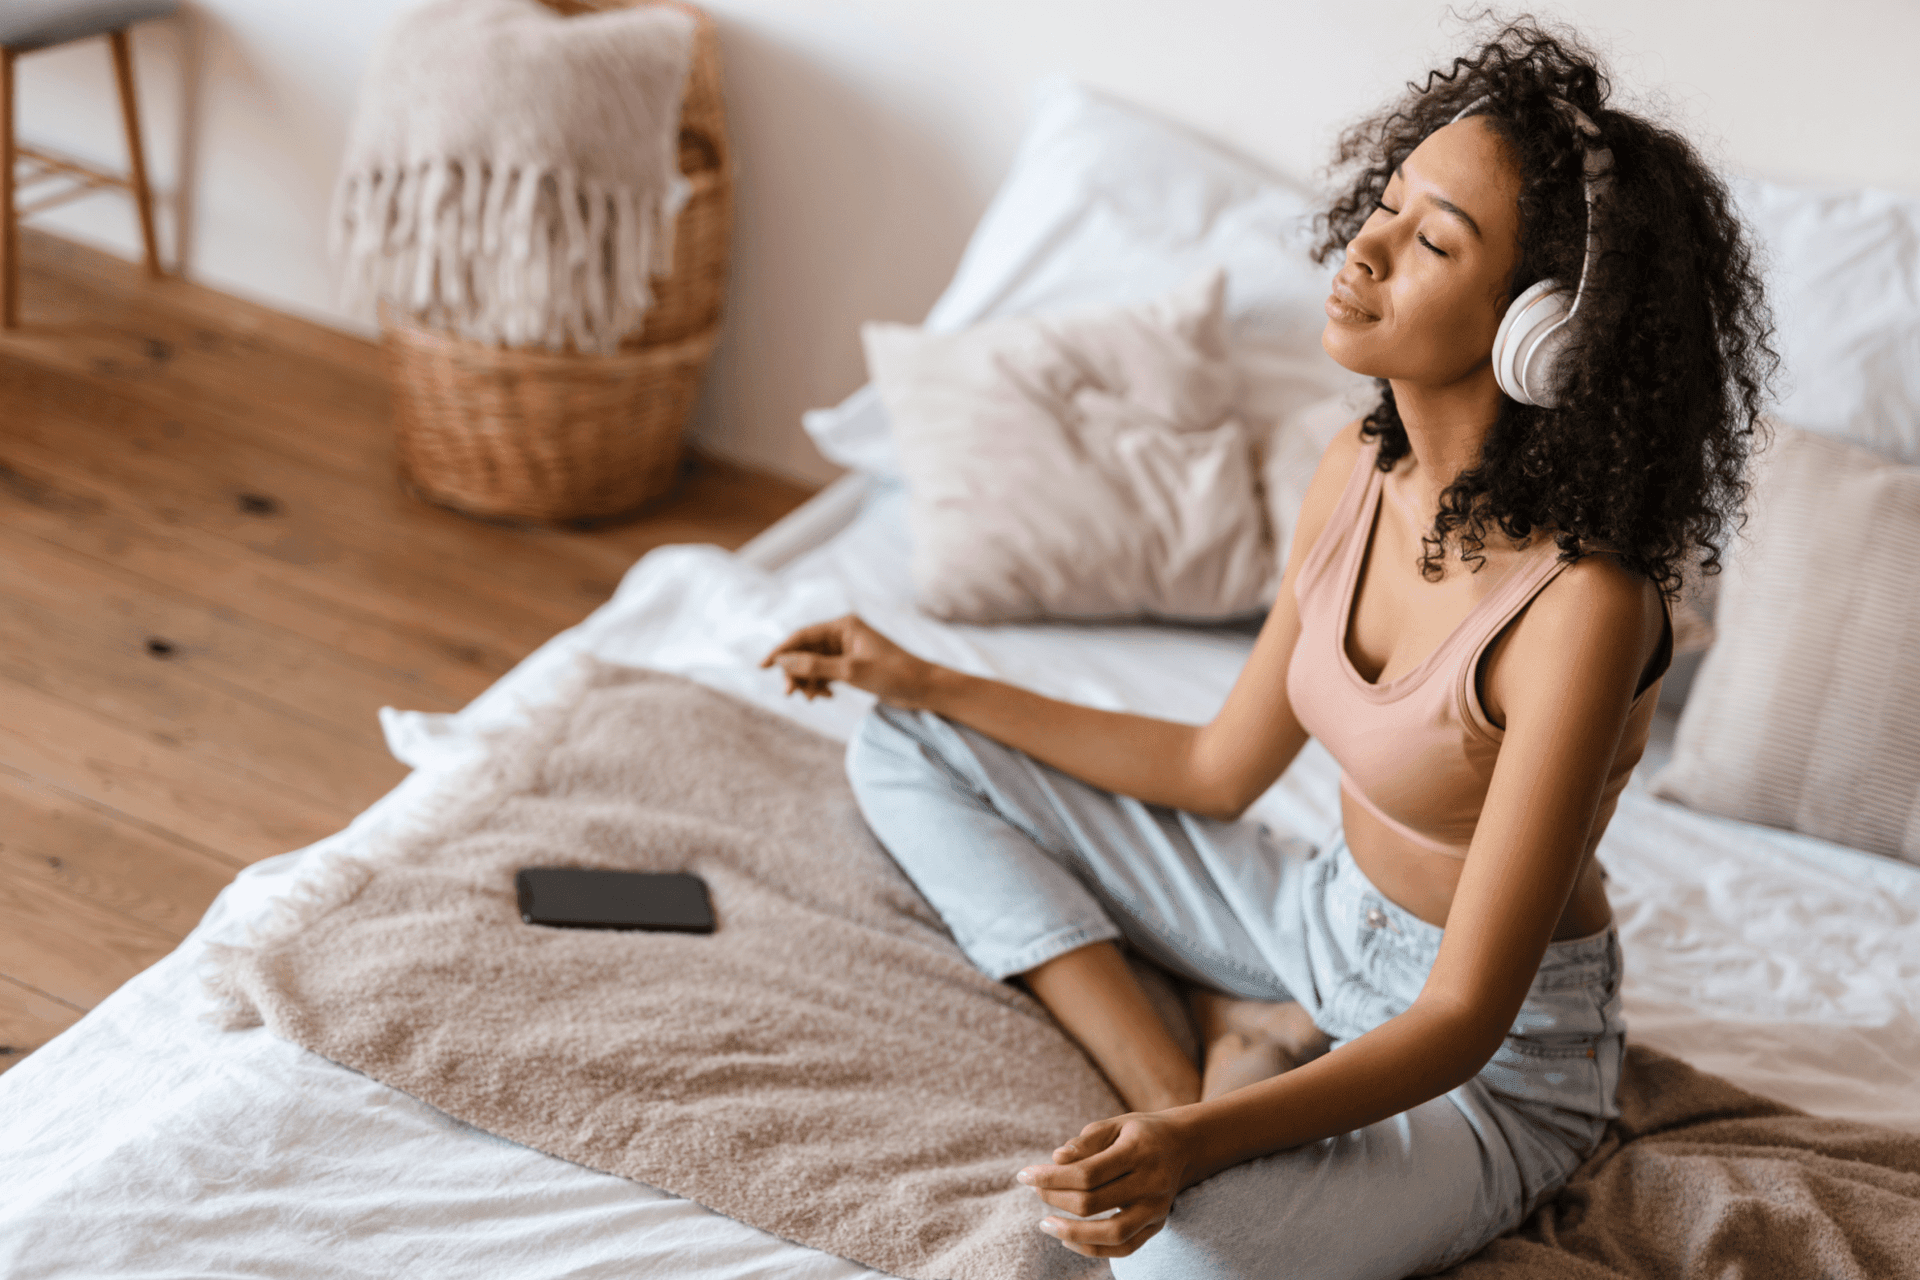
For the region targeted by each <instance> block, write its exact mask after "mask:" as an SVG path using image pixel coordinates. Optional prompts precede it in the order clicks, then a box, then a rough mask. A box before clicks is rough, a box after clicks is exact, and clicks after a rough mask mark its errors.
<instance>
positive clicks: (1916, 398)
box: [1731, 179, 1920, 463]
mask: <svg viewBox="0 0 1920 1280" xmlns="http://www.w3.org/2000/svg"><path fill="white" fill-rule="evenodd" d="M1731 185H1732V187H1733V192H1734V196H1735V199H1736V201H1737V202H1738V204H1739V207H1740V211H1741V213H1742V215H1743V216H1744V217H1745V218H1746V220H1747V222H1748V223H1749V225H1750V226H1751V227H1752V229H1753V232H1754V236H1755V239H1756V240H1758V241H1759V243H1760V245H1761V247H1762V249H1763V251H1764V255H1765V260H1766V261H1765V265H1766V271H1765V276H1766V286H1767V297H1768V301H1769V302H1771V303H1772V304H1773V309H1774V320H1775V322H1776V324H1777V325H1778V331H1779V332H1778V338H1779V344H1778V345H1779V349H1780V354H1781V357H1782V360H1783V364H1784V368H1783V373H1784V375H1785V377H1784V378H1783V380H1782V382H1783V385H1782V388H1781V390H1782V395H1781V398H1780V402H1779V405H1778V406H1777V407H1776V408H1775V409H1774V410H1773V414H1774V416H1775V417H1777V418H1779V419H1780V420H1781V421H1783V422H1788V423H1791V424H1792V425H1794V426H1796V427H1801V428H1804V429H1806V430H1810V431H1818V432H1820V433H1822V434H1824V435H1831V436H1837V437H1839V438H1841V439H1845V440H1851V441H1854V442H1856V443H1858V444H1863V445H1865V446H1867V447H1868V448H1870V449H1874V450H1877V451H1878V452H1880V453H1883V454H1886V455H1887V456H1889V457H1892V458H1897V459H1899V460H1900V461H1903V462H1912V463H1920V199H1916V198H1914V197H1912V196H1897V195H1894V194H1892V193H1891V192H1886V191H1871V190H1854V191H1796V190H1793V189H1791V188H1787V187H1778V186H1774V185H1772V184H1771V183H1765V182H1755V181H1751V180H1748V179H1740V180H1737V181H1735V182H1733V183H1732V184H1731Z"/></svg>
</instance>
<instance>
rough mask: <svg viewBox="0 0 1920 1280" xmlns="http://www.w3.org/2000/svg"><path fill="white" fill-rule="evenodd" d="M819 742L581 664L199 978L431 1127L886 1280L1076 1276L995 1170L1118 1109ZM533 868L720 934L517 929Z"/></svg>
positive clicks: (1039, 1155)
mask: <svg viewBox="0 0 1920 1280" xmlns="http://www.w3.org/2000/svg"><path fill="white" fill-rule="evenodd" d="M843 754H844V749H843V748H842V746H841V745H840V744H839V743H836V742H833V741H831V740H830V739H827V738H823V737H820V736H818V735H816V734H814V733H812V732H810V731H808V730H805V729H802V728H800V727H798V726H797V725H794V724H793V723H792V722H790V721H787V720H784V719H782V718H781V717H779V716H777V715H774V714H772V713H770V712H767V711H763V710H760V709H758V708H754V707H750V706H747V705H746V704H744V703H741V702H739V701H736V700H735V699H732V698H729V697H726V696H724V695H722V694H718V693H714V692H712V691H710V690H707V689H705V688H703V687H701V686H699V685H695V684H692V683H690V682H688V681H686V680H683V679H681V678H679V677H677V676H669V675H664V674H659V673H654V672H647V671H634V670H626V669H618V668H607V667H600V668H596V669H594V670H593V672H592V674H591V676H590V678H589V679H588V680H587V683H586V687H585V689H584V691H583V692H582V693H581V695H580V696H579V697H577V698H575V699H572V700H571V701H570V702H569V703H568V705H566V706H565V707H563V708H561V709H559V710H556V711H554V712H552V713H551V714H549V715H547V716H546V718H545V720H544V721H543V722H542V723H540V724H538V725H536V726H535V727H534V728H531V729H528V730H523V731H521V732H519V733H518V734H517V735H514V736H510V737H507V738H504V739H502V740H500V741H499V742H497V743H496V744H495V746H494V749H493V750H492V752H491V753H490V756H489V758H488V760H487V761H486V763H485V764H483V765H481V766H477V767H476V769H475V771H474V772H473V773H472V774H471V776H470V777H468V778H467V779H466V780H465V786H464V787H463V789H462V791H461V794H460V795H459V796H458V798H457V799H456V800H455V801H453V802H452V803H451V804H450V806H449V807H447V808H446V809H444V810H443V811H440V812H438V813H437V814H436V816H435V817H434V819H433V822H432V829H431V831H430V833H428V834H425V835H418V836H413V837H409V838H408V840H407V841H406V842H405V843H403V844H397V845H395V846H394V847H389V848H381V849H373V850H369V851H368V852H367V853H366V855H365V856H364V858H363V859H362V860H360V861H358V862H356V863H349V864H346V865H345V866H344V867H343V869H342V870H341V871H339V872H338V873H336V874H335V875H334V877H333V881H332V883H331V884H329V885H326V886H323V888H322V891H321V892H320V893H319V895H318V896H317V897H316V898H315V899H314V900H312V901H310V902H308V903H306V904H305V905H304V906H303V907H301V908H299V909H298V910H297V911H296V913H295V914H296V916H297V919H294V920H289V921H286V922H283V923H282V924H281V925H280V927H279V930H278V932H276V933H274V934H272V935H271V936H268V937H266V938H264V939H262V940H260V942H259V944H258V945H257V946H256V947H254V948H253V949H250V950H240V951H231V952H227V953H225V954H224V955H223V957H222V968H221V970H220V971H219V973H218V975H217V986H216V989H217V990H219V991H220V992H221V994H223V995H224V996H226V997H227V998H228V1000H229V1001H230V1002H231V1004H232V1006H233V1009H234V1011H235V1013H236V1014H237V1015H239V1021H240V1022H241V1023H243V1024H244V1023H249V1022H259V1021H264V1022H265V1023H266V1025H267V1026H268V1027H269V1028H270V1029H272V1030H273V1031H274V1032H276V1033H277V1034H279V1035H282V1036H284V1037H286V1038H287V1039H289V1040H292V1041H294V1042H295V1043H297V1044H300V1045H303V1046H305V1047H306V1048H308V1049H311V1050H313V1051H314V1052H316V1053H320V1054H322V1055H324V1056H326V1057H328V1058H331V1059H333V1060H334V1061H335V1062H339V1063H342V1064H344V1065H346V1066H349V1067H352V1068H354V1069H355V1070H357V1071H360V1072H363V1073H365V1074H367V1075H369V1076H371V1077H373V1078H374V1079H376V1080H379V1081H382V1082H383V1083H386V1084H389V1085H392V1086H393V1087H395V1088H398V1089H401V1090H404V1091H405V1092H407V1093H410V1094H412V1095H414V1096H415V1097H417V1098H420V1099H422V1100H423V1101H425V1102H428V1103H430V1104H432V1105H433V1106H435V1107H438V1108H439V1109H440V1110H442V1111H445V1112H446V1113H448V1114H449V1115H452V1116H454V1117H456V1118H457V1119H460V1120H463V1121H465V1122H467V1123H469V1124H472V1125H476V1126H478V1127H479V1128H482V1129H485V1130H488V1131H489V1132H492V1133H495V1134H498V1135H500V1136H502V1137H505V1138H510V1139H512V1140H514V1141H516V1142H521V1143H525V1144H526V1145H528V1146H531V1147H535V1148H538V1149H539V1150H542V1151H546V1152H549V1153H551V1154H553V1155H557V1156H561V1157H563V1158H565V1159H568V1160H572V1161H574V1162H576V1163H578V1164H583V1165H586V1166H588V1167H590V1168H594V1169H601V1170H604V1171H606V1172H609V1173H615V1174H620V1175H623V1176H625V1177H629V1178H633V1179H635V1180H637V1181H640V1182H644V1183H647V1184H649V1185H652V1186H655V1187H659V1188H662V1189H664V1190H667V1191H671V1192H674V1193H676V1194H678V1195H681V1196H685V1197H687V1198H689V1199H692V1200H695V1201H698V1202H699V1203H701V1204H704V1205H707V1206H708V1207H710V1208H713V1209H717V1210H719V1211H720V1212H721V1213H724V1214H727V1215H729V1216H731V1217H734V1218H737V1219H739V1220H741V1221H743V1222H747V1223H750V1224H752V1225H754V1226H757V1227H760V1228H763V1229H765V1230H767V1231H771V1232H773V1233H774V1234H776V1235H780V1236H784V1237H786V1238H787V1239H790V1240H795V1241H798V1242H800V1243H802V1244H806V1245H811V1246H813V1247H815V1248H818V1249H824V1250H826V1251H828V1252H831V1253H837V1254H840V1255H842V1256H844V1257H849V1258H852V1259H855V1260H856V1261H859V1262H862V1263H865V1264H867V1265H869V1266H873V1267H878V1268H880V1269H882V1270H885V1271H890V1272H893V1273H894V1274H896V1275H901V1276H909V1277H928V1278H932V1277H982V1278H985V1277H1003V1278H1005V1280H1013V1278H1014V1277H1022V1278H1024V1277H1041V1276H1060V1277H1068V1276H1077V1275H1083V1274H1089V1273H1092V1274H1102V1273H1104V1270H1105V1268H1104V1264H1098V1263H1095V1262H1093V1261H1091V1260H1089V1259H1085V1258H1081V1257H1079V1256H1077V1255H1075V1254H1072V1253H1069V1252H1068V1251H1067V1250H1065V1249H1063V1248H1061V1246H1060V1245H1059V1244H1058V1243H1057V1242H1055V1241H1053V1240H1051V1239H1050V1238H1048V1237H1047V1236H1046V1235H1044V1234H1042V1233H1041V1232H1039V1231H1038V1230H1036V1229H1035V1224H1036V1223H1038V1222H1039V1220H1040V1218H1041V1216H1042V1214H1043V1212H1044V1210H1043V1207H1042V1205H1041V1204H1040V1202H1039V1200H1038V1199H1037V1198H1036V1197H1035V1196H1034V1194H1033V1192H1031V1191H1030V1190H1027V1189H1026V1188H1024V1187H1021V1186H1019V1185H1018V1184H1016V1183H1015V1182H1014V1180H1013V1175H1014V1174H1015V1173H1016V1172H1017V1171H1018V1170H1019V1169H1020V1168H1021V1167H1022V1166H1024V1165H1027V1164H1031V1163H1035V1162H1037V1161H1041V1160H1045V1159H1046V1158H1047V1155H1048V1153H1049V1152H1050V1151H1051V1150H1052V1149H1053V1148H1054V1147H1055V1146H1057V1145H1058V1144H1059V1143H1061V1142H1063V1141H1065V1140H1066V1139H1067V1138H1069V1137H1071V1136H1072V1135H1073V1134H1075V1133H1076V1132H1078V1131H1079V1129H1080V1127H1081V1126H1082V1125H1084V1124H1086V1123H1088V1122H1089V1121H1091V1120H1094V1119H1098V1118H1101V1117H1104V1116H1108V1115H1113V1114H1117V1113H1118V1111H1120V1110H1121V1107H1120V1104H1119V1102H1118V1101H1117V1100H1116V1099H1115V1098H1114V1096H1113V1094H1112V1093H1111V1092H1109V1090H1108V1089H1107V1087H1106V1085H1105V1083H1104V1082H1103V1081H1102V1080H1101V1078H1100V1076H1099V1075H1098V1074H1097V1073H1096V1072H1095V1071H1094V1070H1093V1068H1092V1067H1091V1066H1090V1065H1089V1064H1088V1063H1087V1061H1086V1059H1085V1058H1083V1057H1082V1056H1081V1054H1080V1053H1079V1051H1078V1050H1077V1049H1075V1048H1074V1046H1073V1045H1072V1044H1071V1043H1070V1042H1069V1041H1068V1040H1067V1039H1066V1038H1065V1037H1064V1036H1063V1035H1062V1034H1061V1033H1060V1032H1059V1031H1058V1030H1057V1029H1056V1028H1055V1026H1054V1024H1053V1022H1052V1021H1051V1020H1050V1019H1049V1018H1048V1017H1047V1015H1046V1013H1045V1012H1044V1011H1043V1010H1042V1009H1041V1008H1040V1006H1039V1005H1037V1004H1035V1003H1034V1002H1033V1001H1032V1000H1031V999H1029V998H1028V997H1026V996H1025V995H1023V994H1021V993H1020V992H1018V991H1017V990H1015V989H1014V988H1013V987H1011V986H1007V985H1005V984H1003V983H999V982H994V981H992V980H990V979H988V978H987V977H985V976H984V975H982V974H981V973H979V972H978V971H977V970H975V969H974V968H973V966H972V965H970V964H968V963H967V961H966V959H965V958H964V957H963V956H962V955H961V954H960V951H959V949H958V948H957V947H956V946H955V945H954V944H953V942H952V941H951V940H950V939H949V937H948V936H947V933H946V931H945V930H944V929H943V928H942V927H941V925H940V922H939V919H938V918H937V917H936V916H935V915H934V913H933V911H932V909H931V908H929V907H928V906H927V905H926V904H925V902H923V901H922V900H921V898H920V897H919V895H918V894H917V893H915V892H914V890H913V887H912V886H911V885H910V884H909V883H908V882H907V880H906V879H905V877H903V876H902V875H901V874H900V873H899V871H898V870H896V869H895V867H894V865H893V863H892V861H891V860H890V859H889V858H888V857H887V855H886V853H885V852H884V851H883V850H882V849H881V848H880V847H879V845H878V844H877V843H876V842H875V840H874V838H873V836H872V835H871V834H870V833H869V832H868V830H867V828H866V824H865V823H864V822H863V821H862V819H861V817H860V814H859V811H858V809H857V808H856V807H855V805H854V801H853V795H852V792H851V791H850V790H849V788H848V786H847V783H846V774H845V765H844V763H843ZM545 863H575V864H579V865H585V866H599V867H627V868H634V869H641V870H679V869H683V868H684V869H686V870H690V871H693V872H695V873H697V874H698V875H700V876H702V877H704V878H705V879H706V881H707V884H708V886H709V887H710V889H711V891H712V894H713V902H714V911H715V914H716V916H717V917H718V919H719V922H720V927H719V930H718V931H717V932H716V933H714V934H712V935H710V936H707V937H693V936H687V935H680V934H661V933H616V932H600V931H592V930H570V929H546V928H539V927H535V926H532V925H527V924H522V923H521V921H520V919H519V916H518V915H517V913H516V907H515V902H514V888H513V876H514V871H515V870H516V869H517V868H519V867H522V866H526V865H529V864H545ZM401 1194H404V1192H401Z"/></svg>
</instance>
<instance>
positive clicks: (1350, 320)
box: [1326, 280, 1380, 324]
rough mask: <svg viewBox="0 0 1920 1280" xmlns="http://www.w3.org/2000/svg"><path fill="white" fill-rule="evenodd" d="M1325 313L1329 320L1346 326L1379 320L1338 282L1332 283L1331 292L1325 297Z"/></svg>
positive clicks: (1350, 291)
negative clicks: (1340, 322)
mask: <svg viewBox="0 0 1920 1280" xmlns="http://www.w3.org/2000/svg"><path fill="white" fill-rule="evenodd" d="M1326 312H1327V317H1328V318H1329V319H1332V320H1339V321H1342V322H1344V323H1346V324H1366V323H1368V322H1369V321H1373V320H1378V319H1379V318H1380V317H1379V316H1377V315H1375V314H1373V312H1371V311H1369V310H1367V309H1366V308H1365V307H1363V306H1361V305H1360V300H1359V299H1358V298H1355V297H1354V296H1353V292H1352V290H1350V289H1348V288H1346V286H1344V285H1342V284H1341V283H1340V282H1339V281H1338V280H1336V281H1334V282H1333V292H1332V293H1329V294H1328V295H1327V305H1326Z"/></svg>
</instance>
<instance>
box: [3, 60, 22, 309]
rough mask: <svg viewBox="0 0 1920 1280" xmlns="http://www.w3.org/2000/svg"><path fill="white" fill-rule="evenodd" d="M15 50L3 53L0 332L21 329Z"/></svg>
mask: <svg viewBox="0 0 1920 1280" xmlns="http://www.w3.org/2000/svg"><path fill="white" fill-rule="evenodd" d="M13 163H14V156H13V50H11V49H0V329H16V328H18V327H19V326H20V229H19V220H18V218H17V217H16V216H15V214H14V212H13Z"/></svg>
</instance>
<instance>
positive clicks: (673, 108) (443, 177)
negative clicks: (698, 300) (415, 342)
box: [332, 0, 693, 351]
mask: <svg viewBox="0 0 1920 1280" xmlns="http://www.w3.org/2000/svg"><path fill="white" fill-rule="evenodd" d="M692 41H693V19H692V17H691V16H690V15H688V14H687V13H686V12H684V11H682V10H680V9H677V8H675V7H673V6H671V5H667V4H648V5H642V6H640V7H638V8H631V9H613V10H609V11H608V12H605V13H590V14H582V15H580V16H576V17H569V18H563V17H561V16H560V15H559V14H558V13H556V12H555V11H554V10H551V9H549V8H547V7H546V6H544V5H542V4H539V3H537V0H431V2H430V3H428V4H425V5H422V6H421V7H419V8H417V9H414V10H412V11H410V12H408V13H406V14H404V15H403V16H402V17H401V18H400V19H399V20H398V21H397V22H396V23H395V24H394V25H393V27H392V28H391V29H390V30H389V31H388V33H387V34H386V36H385V37H384V38H383V40H382V41H381V43H380V45H379V47H378V48H377V49H376V50H375V52H374V55H373V57H372V59H371V60H370V61H369V63H368V66H367V69H366V73H365V75H364V77H363V79H362V82H361V87H360V95H359V101H358V103H357V105H356V108H355V112H354V119H353V128H352V132H351V135H350V137H349V141H348V145H347V155H346V160H345V163H344V165H343V167H342V170H341V174H340V181H339V184H338V186H337V187H336V190H335V197H334V213H333V225H332V233H333V247H334V255H335V258H336V261H337V262H338V264H339V268H340V273H341V292H342V295H343V300H344V301H345V302H346V304H347V305H348V306H350V307H353V308H355V309H356V310H358V311H359V312H360V313H362V314H363V315H365V316H367V317H368V318H372V316H373V311H374V308H375V304H376V303H379V302H381V301H385V302H387V303H389V304H390V305H393V306H396V307H398V308H400V309H401V310H402V311H404V312H406V313H408V314H411V315H412V316H414V317H416V318H417V319H419V320H422V321H424V322H427V323H429V324H433V325H435V326H438V327H444V328H449V329H452V330H453V331H455V332H456V333H459V334H461V335H463V336H465V337H468V338H472V339H476V340H478V341H482V342H493V343H500V344H503V345H507V346H516V347H518V346H535V345H539V346H546V347H551V348H555V349H561V348H565V347H567V346H572V347H573V348H575V349H577V350H580V351H611V350H613V349H615V348H616V347H618V346H619V344H620V340H621V339H622V338H623V337H625V336H627V335H629V334H632V333H634V332H636V331H638V330H639V329H640V327H641V326H642V325H643V324H644V323H645V320H646V311H647V308H648V306H649V305H650V304H651V301H652V293H651V290H650V288H649V286H648V277H649V275H662V274H665V273H666V272H667V271H668V270H669V269H670V268H671V267H672V264H673V241H672V237H673V224H674V218H675V217H676V216H677V215H678V213H679V211H680V206H681V205H682V204H683V203H684V202H685V199H686V192H687V186H686V182H685V180H684V179H683V178H682V177H681V176H680V171H679V142H678V134H679V120H680V98H681V91H682V88H683V86H684V84H685V81H686V78H687V67H688V63H689V61H690V58H691V52H692Z"/></svg>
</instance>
